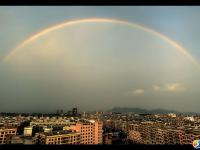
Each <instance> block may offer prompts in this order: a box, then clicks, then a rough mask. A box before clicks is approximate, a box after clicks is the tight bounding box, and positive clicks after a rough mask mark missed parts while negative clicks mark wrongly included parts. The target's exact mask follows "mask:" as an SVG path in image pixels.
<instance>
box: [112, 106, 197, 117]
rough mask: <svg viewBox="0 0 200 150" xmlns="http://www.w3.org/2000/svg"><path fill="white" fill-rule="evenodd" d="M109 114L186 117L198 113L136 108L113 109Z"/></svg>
mask: <svg viewBox="0 0 200 150" xmlns="http://www.w3.org/2000/svg"><path fill="white" fill-rule="evenodd" d="M109 111H111V112H119V113H122V112H134V113H137V114H168V113H175V114H187V115H195V114H200V113H195V112H178V111H175V110H166V109H152V110H147V109H143V108H137V107H133V108H132V107H114V108H113V109H111V110H109Z"/></svg>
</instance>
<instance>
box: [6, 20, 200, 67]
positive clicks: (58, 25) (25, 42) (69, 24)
mask: <svg viewBox="0 0 200 150" xmlns="http://www.w3.org/2000/svg"><path fill="white" fill-rule="evenodd" d="M98 22H102V23H104V22H105V23H116V24H123V25H127V26H129V27H132V28H138V29H140V30H143V31H145V32H148V33H151V34H153V35H155V36H158V37H160V38H161V39H163V40H165V41H166V42H168V43H169V44H171V45H172V46H174V47H175V48H176V50H178V51H179V52H180V53H181V54H182V55H184V56H185V57H187V58H188V59H189V60H190V61H191V62H192V63H193V64H195V65H199V63H198V61H197V60H196V59H195V58H194V57H193V56H192V55H191V54H190V53H189V52H188V51H187V50H186V49H185V48H183V47H182V46H181V45H179V44H178V43H177V42H175V41H174V40H172V39H170V38H169V37H167V36H165V35H163V34H162V33H159V32H157V31H155V30H153V29H150V28H148V27H145V26H143V25H140V24H136V23H133V22H128V21H123V20H118V19H110V18H109V19H108V18H88V19H80V20H73V21H65V22H63V23H60V24H57V25H54V26H51V27H49V28H46V29H44V30H42V31H40V32H38V33H36V34H34V35H32V36H31V37H29V38H27V39H26V40H25V41H24V42H22V43H20V44H19V45H18V46H17V47H16V48H15V49H13V50H12V51H11V52H10V53H9V54H8V55H7V56H6V57H5V58H4V61H6V60H9V59H10V58H11V57H12V56H13V55H14V54H16V52H17V51H19V50H20V48H22V47H24V46H25V45H27V44H29V43H31V42H32V41H34V40H36V39H37V38H39V37H41V36H43V35H44V34H46V33H49V32H51V31H53V30H56V29H60V28H63V27H67V26H71V25H75V24H80V23H98Z"/></svg>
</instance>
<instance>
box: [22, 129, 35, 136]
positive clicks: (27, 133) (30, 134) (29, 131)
mask: <svg viewBox="0 0 200 150" xmlns="http://www.w3.org/2000/svg"><path fill="white" fill-rule="evenodd" d="M32 129H33V128H32V127H25V128H24V136H32Z"/></svg>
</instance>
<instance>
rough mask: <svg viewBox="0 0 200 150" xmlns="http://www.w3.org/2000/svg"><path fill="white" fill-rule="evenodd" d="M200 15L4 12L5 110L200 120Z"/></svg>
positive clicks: (169, 10) (70, 9) (180, 10)
mask: <svg viewBox="0 0 200 150" xmlns="http://www.w3.org/2000/svg"><path fill="white" fill-rule="evenodd" d="M199 15H200V7H189V6H188V7H170V6H169V7H168V6H150V7H149V6H148V7H146V6H120V7H119V6H112V7H111V6H106V7H103V6H99V7H97V6H91V7H89V6H87V7H86V6H80V7H79V6H62V7H56V6H49V7H42V6H35V7H31V6H29V7H28V6H26V7H22V6H21V7H17V6H16V7H12V6H11V7H0V19H1V20H3V21H2V23H1V24H2V28H1V29H0V38H1V39H3V40H1V41H0V60H1V62H0V82H1V85H0V102H1V103H2V104H3V105H1V106H0V109H1V111H2V112H6V111H7V112H15V111H16V112H29V111H30V112H51V111H53V110H56V109H57V108H61V109H65V110H67V109H69V108H71V107H73V106H74V105H75V106H77V107H78V108H80V110H82V111H84V110H85V111H88V110H95V109H97V110H108V109H111V108H113V107H139V108H145V109H148V110H150V109H157V108H161V109H169V110H176V111H179V112H198V113H199V112H200V111H199V108H198V104H199V96H200V92H199V89H198V87H199V84H200V81H199V79H198V77H199V75H200V64H199V60H200V51H199V44H198V38H199V35H200V34H199V32H200V31H199V30H198V28H199V25H200V21H199V20H198V16H199ZM5 60H6V61H5Z"/></svg>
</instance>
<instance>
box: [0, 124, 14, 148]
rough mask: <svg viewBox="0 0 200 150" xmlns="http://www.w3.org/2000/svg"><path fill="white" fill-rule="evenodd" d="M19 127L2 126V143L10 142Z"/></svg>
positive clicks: (0, 141) (0, 138)
mask: <svg viewBox="0 0 200 150" xmlns="http://www.w3.org/2000/svg"><path fill="white" fill-rule="evenodd" d="M16 133H17V128H5V127H3V128H0V144H10V143H11V139H12V136H13V135H16Z"/></svg>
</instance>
